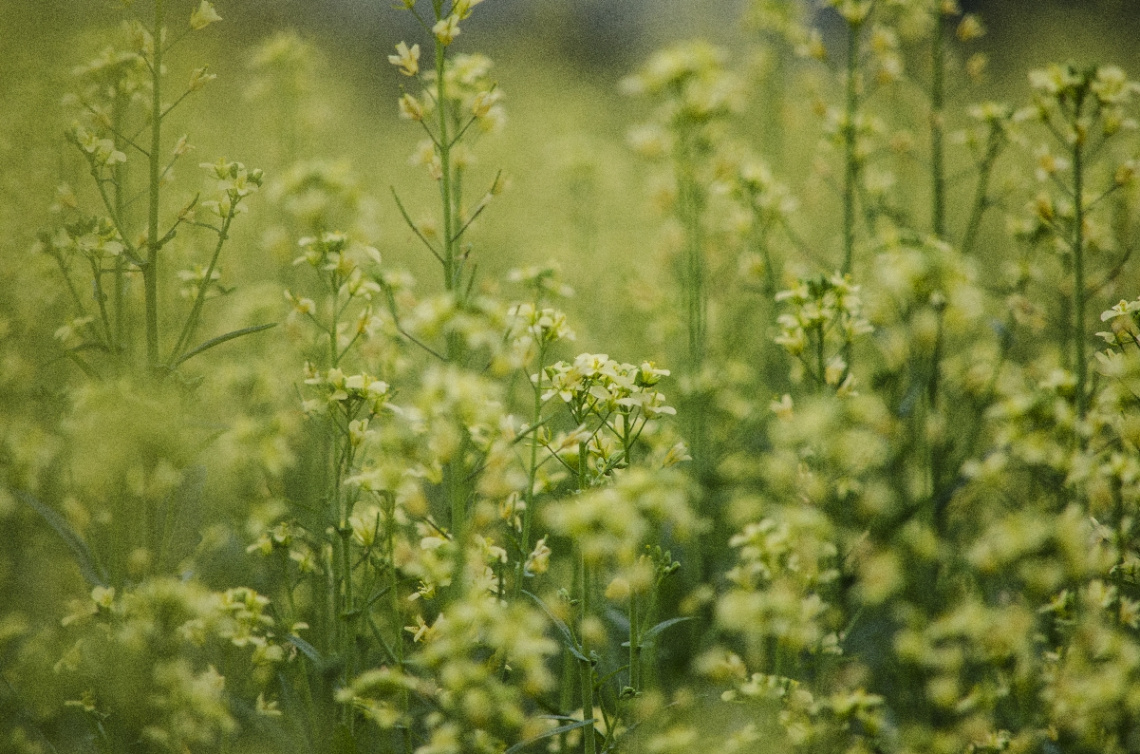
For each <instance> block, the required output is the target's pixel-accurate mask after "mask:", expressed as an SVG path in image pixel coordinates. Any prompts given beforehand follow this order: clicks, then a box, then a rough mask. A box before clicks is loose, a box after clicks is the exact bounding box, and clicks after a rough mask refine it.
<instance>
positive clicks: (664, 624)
mask: <svg viewBox="0 0 1140 754" xmlns="http://www.w3.org/2000/svg"><path fill="white" fill-rule="evenodd" d="M687 620H693V618H692V617H690V616H684V617H681V618H670V619H669V620H663V621H661V622H660V623H658V624H657V625H656V626H654V627H653V628H651V629H649V630H648V631H645V632H644V633H642V634H641V638H640V639H639V643H640V644H642V645H643V646H644V645H645V643H646V642H647V641H649V640H651V639H652V638H653V637H654V636H656V635H657V634H659V633H661V632H662V631H664V630H665V629H667V628H669V627H670V626H675V625H677V624H678V623H684V622H685V621H687Z"/></svg>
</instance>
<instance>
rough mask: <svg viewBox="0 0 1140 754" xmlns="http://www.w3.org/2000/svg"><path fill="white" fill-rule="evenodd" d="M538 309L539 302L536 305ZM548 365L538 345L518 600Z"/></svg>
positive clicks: (543, 345)
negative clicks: (543, 372) (543, 374)
mask: <svg viewBox="0 0 1140 754" xmlns="http://www.w3.org/2000/svg"><path fill="white" fill-rule="evenodd" d="M535 306H536V308H537V302H536V304H535ZM545 365H546V343H545V342H540V343H539V344H538V373H537V375H536V377H537V378H538V379H536V380H535V383H534V405H533V407H532V412H531V432H530V461H529V464H528V466H527V486H526V490H525V491H524V492H523V501H524V503H525V504H526V507H525V508H523V523H522V533H521V539H520V541H519V564H518V568H517V569H516V573H515V588H514V597H515V598H516V599H517V598H518V596H519V591H520V590H521V589H522V580H523V572H524V571H525V569H526V559H527V556H528V555H530V531H531V525H532V522H533V521H534V482H535V477H537V475H538V446H539V437H538V424H539V422H540V421H542V370H543V367H544V366H545Z"/></svg>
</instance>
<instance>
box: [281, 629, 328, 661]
mask: <svg viewBox="0 0 1140 754" xmlns="http://www.w3.org/2000/svg"><path fill="white" fill-rule="evenodd" d="M285 641H287V642H289V643H290V644H292V645H293V646H294V647H296V648H297V649H299V650H301V653H302V654H303V655H305V657H308V658H309V659H310V660H312V661H313V663H314V664H315V665H316V666H317V667H318V668H324V667H325V666H326V664H327V663H325V658H323V657H321V653H320V652H318V651H317V648H316V647H314V646H313V645H312V644H310V643H309V642H307V641H305V640H304V639H302V638H301V637H300V636H297V635H296V634H289V635H288V636H286V637H285Z"/></svg>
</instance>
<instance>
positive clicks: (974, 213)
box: [962, 125, 1002, 254]
mask: <svg viewBox="0 0 1140 754" xmlns="http://www.w3.org/2000/svg"><path fill="white" fill-rule="evenodd" d="M1001 145H1002V138H1001V131H1000V127H998V126H996V125H995V126H991V127H990V134H989V140H988V141H987V142H986V154H985V156H984V157H983V158H982V161H981V163H980V164H979V165H978V184H977V186H975V187H974V202H973V206H972V207H971V209H970V219H969V221H968V222H967V223H966V232H965V234H964V235H963V237H962V253H963V254H969V253H970V252H971V251H972V250H973V248H974V243H975V241H977V238H978V229H979V228H980V227H981V225H982V215H984V214H985V211H986V209H988V207H989V198H988V196H989V187H990V176H991V174H992V173H993V168H994V163H995V162H997V157H998V153H999V152H1001Z"/></svg>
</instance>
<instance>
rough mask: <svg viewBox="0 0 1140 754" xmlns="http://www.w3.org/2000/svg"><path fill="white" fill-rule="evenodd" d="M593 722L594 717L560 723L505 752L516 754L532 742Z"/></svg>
mask: <svg viewBox="0 0 1140 754" xmlns="http://www.w3.org/2000/svg"><path fill="white" fill-rule="evenodd" d="M593 724H594V718H592V717H591V718H590V719H589V720H579V721H577V722H574V723H570V724H569V725H559V726H558V727H557V728H551V729H550V730H548V731H546V732H545V733H540V734H539V735H537V736H535V737H534V738H529V739H527V740H526V741H520V742H519V743H517V744H515V745H514V746H512V747H511V748H509V749H507V750H506V751H504V752H503V754H515V752H517V751H521V750H522V749H524V748H526V747H527V746H530V745H531V744H532V743H534V742H536V741H541V740H542V739H544V738H550V737H551V736H560V735H562V734H563V733H566V732H568V731H572V730H574V729H576V728H585V727H586V726H587V725H593Z"/></svg>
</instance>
